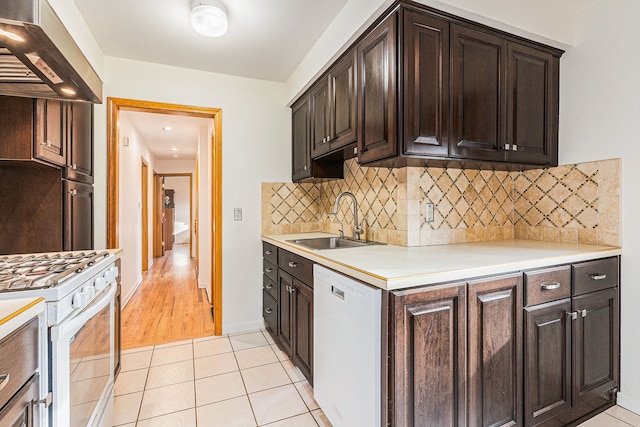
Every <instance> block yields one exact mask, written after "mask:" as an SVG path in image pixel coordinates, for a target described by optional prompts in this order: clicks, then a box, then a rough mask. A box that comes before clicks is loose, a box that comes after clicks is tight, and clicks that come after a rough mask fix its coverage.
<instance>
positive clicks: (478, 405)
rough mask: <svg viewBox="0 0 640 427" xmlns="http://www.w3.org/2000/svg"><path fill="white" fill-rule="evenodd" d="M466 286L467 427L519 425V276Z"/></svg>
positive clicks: (520, 350)
mask: <svg viewBox="0 0 640 427" xmlns="http://www.w3.org/2000/svg"><path fill="white" fill-rule="evenodd" d="M468 285H469V290H468V292H469V308H468V324H467V333H468V342H469V348H468V355H469V373H468V376H469V422H468V425H469V426H470V427H475V426H483V427H484V426H515V425H522V384H523V383H522V339H521V337H522V335H521V334H522V300H523V296H522V273H516V274H512V275H507V276H501V277H496V278H490V279H481V280H477V281H473V282H469V283H468Z"/></svg>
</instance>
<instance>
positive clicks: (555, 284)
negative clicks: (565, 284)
mask: <svg viewBox="0 0 640 427" xmlns="http://www.w3.org/2000/svg"><path fill="white" fill-rule="evenodd" d="M540 287H541V288H542V290H543V291H552V290H554V289H558V288H559V287H560V283H558V282H553V283H551V284H549V285H547V284H542V285H540Z"/></svg>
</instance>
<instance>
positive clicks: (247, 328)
mask: <svg viewBox="0 0 640 427" xmlns="http://www.w3.org/2000/svg"><path fill="white" fill-rule="evenodd" d="M260 329H264V320H263V319H260V320H253V321H251V322H242V323H233V324H231V325H229V324H228V323H227V322H223V324H222V334H223V335H226V334H237V333H238V332H253V331H257V330H260Z"/></svg>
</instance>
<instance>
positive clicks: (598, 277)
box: [591, 274, 607, 280]
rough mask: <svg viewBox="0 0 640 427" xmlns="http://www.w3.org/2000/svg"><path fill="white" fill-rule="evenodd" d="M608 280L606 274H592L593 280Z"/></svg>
mask: <svg viewBox="0 0 640 427" xmlns="http://www.w3.org/2000/svg"><path fill="white" fill-rule="evenodd" d="M606 278H607V275H606V274H592V275H591V279H593V280H604V279H606Z"/></svg>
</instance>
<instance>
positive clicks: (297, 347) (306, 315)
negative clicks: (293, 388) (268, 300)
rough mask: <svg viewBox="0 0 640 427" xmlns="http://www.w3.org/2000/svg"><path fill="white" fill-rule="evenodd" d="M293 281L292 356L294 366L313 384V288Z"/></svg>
mask: <svg viewBox="0 0 640 427" xmlns="http://www.w3.org/2000/svg"><path fill="white" fill-rule="evenodd" d="M293 281H294V289H295V292H294V293H293V300H292V303H293V318H294V325H295V327H294V329H295V332H294V333H295V339H294V340H293V348H292V350H293V351H292V357H293V359H294V362H295V364H296V366H298V367H299V368H300V370H301V371H302V373H303V374H304V376H305V377H306V378H307V380H309V383H310V384H311V385H313V289H311V288H310V287H308V286H307V285H305V284H304V283H302V282H300V281H298V280H296V279H293Z"/></svg>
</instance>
